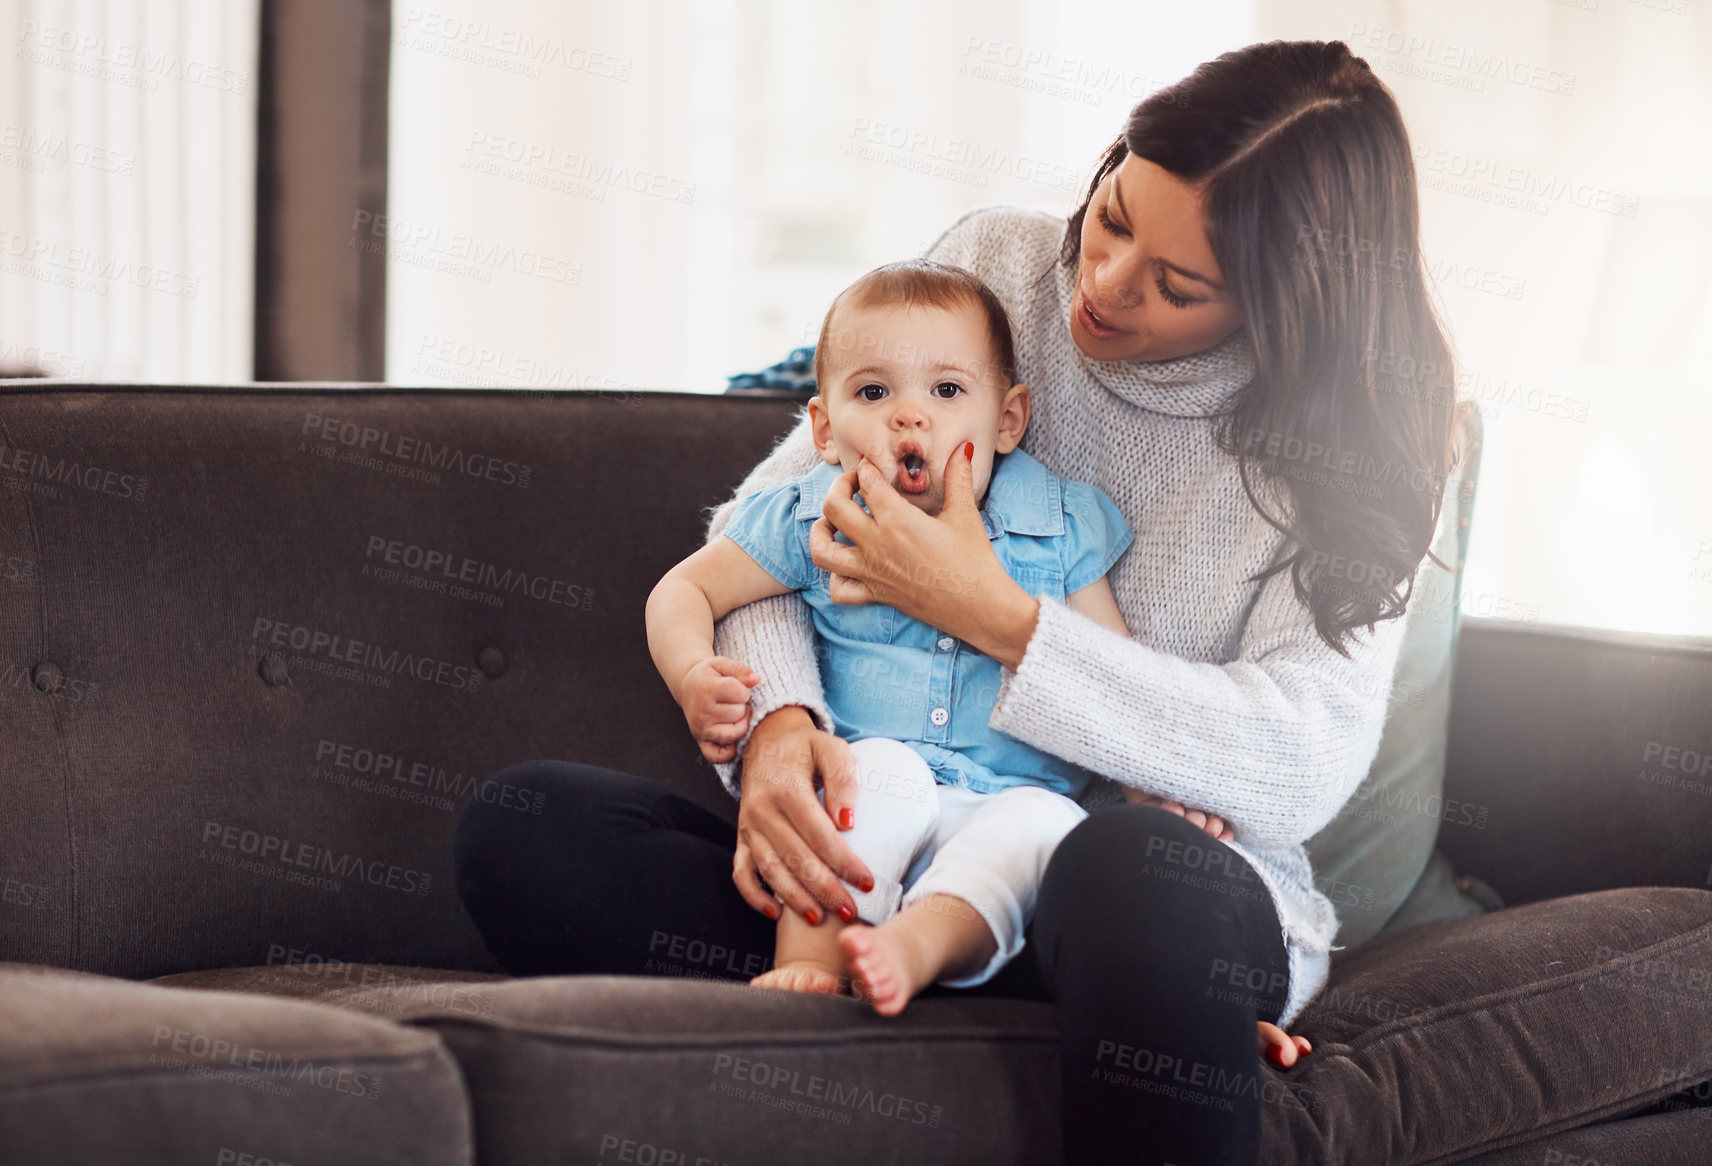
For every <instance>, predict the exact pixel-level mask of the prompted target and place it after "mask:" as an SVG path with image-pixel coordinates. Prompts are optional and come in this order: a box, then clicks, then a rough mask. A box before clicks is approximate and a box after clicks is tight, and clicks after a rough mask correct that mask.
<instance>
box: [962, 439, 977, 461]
mask: <svg viewBox="0 0 1712 1166" xmlns="http://www.w3.org/2000/svg"><path fill="white" fill-rule="evenodd" d="M963 456H964V458H965V459H967V460H969V461H974V460H975V443H974V442H972V441H965V442H964V443H963Z"/></svg>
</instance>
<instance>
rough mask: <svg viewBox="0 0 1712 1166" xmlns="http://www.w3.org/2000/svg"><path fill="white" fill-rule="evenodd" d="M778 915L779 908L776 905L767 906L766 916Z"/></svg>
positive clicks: (770, 917)
mask: <svg viewBox="0 0 1712 1166" xmlns="http://www.w3.org/2000/svg"><path fill="white" fill-rule="evenodd" d="M778 917H779V909H778V908H777V907H768V908H767V918H769V919H777V918H778Z"/></svg>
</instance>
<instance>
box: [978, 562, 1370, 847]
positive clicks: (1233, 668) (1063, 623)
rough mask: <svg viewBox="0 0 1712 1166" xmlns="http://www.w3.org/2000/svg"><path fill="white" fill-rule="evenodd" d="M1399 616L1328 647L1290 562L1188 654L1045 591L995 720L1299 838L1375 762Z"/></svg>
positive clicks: (1278, 840) (1254, 830) (1247, 822)
mask: <svg viewBox="0 0 1712 1166" xmlns="http://www.w3.org/2000/svg"><path fill="white" fill-rule="evenodd" d="M1402 631H1403V620H1401V619H1397V620H1388V621H1385V622H1383V623H1380V624H1378V625H1377V626H1376V628H1375V630H1374V631H1373V632H1371V633H1369V632H1366V631H1363V632H1361V633H1360V634H1359V638H1358V639H1357V640H1356V641H1355V642H1353V643H1351V644H1350V645H1349V651H1350V658H1348V659H1346V658H1344V657H1343V656H1340V655H1338V654H1337V653H1336V652H1334V651H1332V650H1331V649H1330V648H1329V647H1327V646H1326V644H1325V643H1324V641H1322V640H1321V639H1320V637H1319V634H1318V632H1317V631H1315V629H1314V624H1313V618H1312V616H1311V614H1310V613H1309V612H1308V610H1307V608H1306V607H1305V606H1303V604H1302V603H1301V601H1300V600H1298V599H1297V598H1296V596H1295V592H1294V589H1293V588H1292V586H1291V582H1290V577H1289V573H1288V572H1281V573H1279V574H1278V575H1274V576H1273V577H1272V578H1271V579H1269V580H1267V582H1266V584H1265V586H1264V587H1263V588H1262V590H1261V594H1260V596H1259V598H1258V600H1257V601H1256V603H1255V607H1254V609H1253V611H1252V612H1251V614H1250V615H1249V619H1248V623H1247V624H1246V625H1245V627H1244V630H1243V636H1242V640H1241V643H1240V645H1239V648H1238V652H1237V658H1236V659H1235V660H1233V661H1232V662H1230V663H1228V664H1208V663H1194V662H1191V661H1188V660H1183V659H1180V658H1178V657H1175V656H1172V655H1169V654H1167V653H1165V652H1160V651H1157V650H1155V649H1153V648H1150V647H1147V646H1146V645H1144V644H1139V643H1136V642H1135V641H1133V640H1130V639H1128V638H1126V637H1123V636H1119V635H1116V634H1114V633H1113V632H1111V631H1109V630H1107V629H1105V628H1102V627H1099V626H1098V625H1096V624H1094V623H1093V622H1092V621H1090V620H1088V619H1087V618H1085V617H1083V616H1080V615H1078V614H1076V613H1075V612H1073V611H1070V610H1068V609H1067V608H1065V607H1064V606H1062V605H1060V604H1056V603H1052V602H1049V601H1042V602H1041V603H1040V607H1039V616H1038V619H1037V622H1036V627H1035V631H1034V635H1033V637H1032V638H1031V639H1030V640H1029V643H1028V646H1027V651H1026V652H1025V654H1024V656H1023V658H1022V661H1021V664H1020V666H1019V667H1018V668H1016V669H1015V670H1014V671H1012V670H1009V669H1007V670H1006V671H1005V674H1004V680H1003V682H1002V684H1001V685H1000V688H999V700H998V705H997V707H996V708H995V709H994V711H993V718H992V721H991V722H990V723H991V724H992V726H993V727H994V728H995V729H999V730H1002V731H1003V732H1006V733H1009V734H1011V735H1012V736H1015V737H1018V738H1020V739H1022V740H1024V741H1027V742H1028V743H1029V744H1031V745H1034V746H1036V747H1037V748H1041V749H1045V750H1047V751H1048V752H1051V753H1055V754H1057V755H1058V756H1061V757H1064V758H1066V759H1068V760H1070V761H1074V762H1076V763H1077V764H1079V765H1083V766H1085V767H1087V768H1088V769H1091V770H1093V771H1094V772H1096V773H1101V774H1104V775H1105V776H1107V777H1109V778H1111V779H1113V780H1114V781H1117V782H1120V783H1122V784H1124V785H1127V786H1134V787H1137V788H1140V789H1144V790H1146V791H1148V792H1150V793H1156V794H1159V795H1162V796H1163V797H1166V798H1168V799H1171V800H1174V801H1178V802H1183V803H1186V804H1188V805H1193V806H1200V807H1203V808H1205V809H1206V810H1207V811H1208V812H1209V813H1214V814H1218V815H1220V816H1221V817H1223V818H1224V819H1225V820H1226V821H1227V822H1228V823H1230V825H1231V826H1232V827H1233V829H1234V830H1235V831H1236V837H1237V839H1238V841H1256V842H1263V843H1270V844H1284V845H1289V844H1294V843H1299V842H1303V841H1306V840H1307V839H1308V838H1311V837H1312V836H1313V835H1314V834H1315V833H1316V832H1318V831H1319V829H1320V828H1321V827H1322V826H1324V825H1325V824H1326V823H1327V822H1329V821H1330V820H1331V819H1332V817H1333V816H1334V815H1335V814H1336V813H1337V811H1338V809H1339V808H1340V807H1342V806H1343V804H1344V803H1345V802H1346V801H1347V800H1348V799H1349V796H1350V795H1351V794H1352V793H1353V792H1354V791H1355V788H1356V787H1357V786H1358V785H1359V784H1360V783H1361V780H1362V778H1363V777H1364V776H1365V775H1366V773H1367V770H1368V767H1369V766H1370V765H1371V764H1372V761H1373V755H1374V753H1375V751H1376V750H1377V749H1378V746H1379V735H1380V732H1381V731H1382V730H1383V728H1384V724H1385V714H1386V710H1387V709H1388V707H1389V700H1388V697H1389V694H1390V688H1391V674H1392V671H1393V669H1394V668H1395V666H1396V661H1397V653H1398V651H1399V649H1400V647H1401V643H1402Z"/></svg>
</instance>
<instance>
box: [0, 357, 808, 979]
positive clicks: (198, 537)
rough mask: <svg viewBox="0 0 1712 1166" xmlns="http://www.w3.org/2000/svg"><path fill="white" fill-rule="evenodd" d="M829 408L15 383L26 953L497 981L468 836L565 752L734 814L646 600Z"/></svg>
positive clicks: (750, 401) (11, 434)
mask: <svg viewBox="0 0 1712 1166" xmlns="http://www.w3.org/2000/svg"><path fill="white" fill-rule="evenodd" d="M795 412H796V406H795V404H794V403H793V402H791V401H789V400H785V399H769V398H756V397H749V398H742V399H737V398H718V397H709V396H704V395H698V394H677V393H673V394H659V395H655V394H629V393H596V392H571V393H545V394H534V395H526V394H517V395H513V394H503V393H496V392H493V391H470V392H462V391H434V390H415V391H400V390H385V389H375V388H334V387H306V388H287V387H277V388H256V387H250V388H235V389H206V390H198V389H180V388H113V387H106V386H103V387H101V388H99V389H95V388H93V387H78V386H66V385H57V384H49V383H45V382H39V381H38V382H14V383H13V384H10V385H7V386H4V387H3V388H0V446H3V448H0V644H3V645H4V648H3V649H0V651H3V653H4V656H3V659H0V669H3V672H0V724H3V725H4V731H3V732H0V889H3V896H0V899H3V901H0V960H21V961H27V962H36V963H46V964H55V965H59V966H64V967H72V968H79V969H84V970H89V971H98V972H107V973H113V974H118V975H124V976H132V977H146V976H155V975H162V974H166V973H170V972H178V971H186V970H192V969H198V968H205V967H221V966H232V965H249V964H262V963H267V962H270V960H272V961H273V962H277V959H278V958H287V957H285V956H282V955H281V953H288V952H292V951H297V952H314V953H317V954H319V955H321V956H323V957H325V958H330V959H341V960H361V961H385V962H390V963H400V964H422V965H429V966H438V967H448V968H470V969H478V970H489V971H494V970H498V969H497V968H495V967H494V966H493V965H492V964H491V962H490V959H489V957H488V955H487V953H486V950H485V949H484V947H483V946H482V943H481V939H480V937H479V935H478V934H477V932H476V931H475V928H474V925H473V924H472V923H471V922H470V920H469V919H468V917H467V916H466V915H465V914H464V911H463V908H462V905H461V904H460V902H459V900H458V897H457V895H456V893H455V889H454V887H453V885H452V873H451V867H450V849H451V840H452V834H453V830H454V827H455V822H456V819H457V812H458V810H459V809H460V808H461V807H462V806H463V805H464V804H465V803H466V802H467V801H468V800H469V799H470V798H472V797H482V796H487V797H490V798H493V799H495V800H500V801H501V802H502V804H504V805H507V806H511V807H513V808H515V809H516V810H517V812H518V813H531V812H534V810H535V809H536V800H535V799H536V798H537V797H538V796H539V791H531V790H522V789H497V788H492V787H488V788H485V789H484V787H483V786H482V785H481V784H480V783H482V782H484V781H485V780H486V779H487V778H488V776H489V775H491V774H492V773H493V772H495V771H496V770H498V769H500V768H502V767H503V766H506V765H509V764H511V763H514V762H517V761H522V760H526V759H529V758H535V757H561V758H572V759H576V760H580V761H586V762H590V763H593V764H597V765H607V766H613V767H617V768H622V769H626V770H630V771H633V772H636V773H641V774H646V775H648V776H652V777H659V778H662V779H665V780H667V781H670V782H672V783H673V784H674V785H676V786H678V787H679V788H681V789H683V790H684V791H686V792H687V793H689V794H690V795H691V796H694V797H696V798H698V799H700V800H702V801H704V802H705V803H707V804H708V805H710V806H713V807H715V808H716V809H718V810H719V811H720V812H722V813H725V814H726V815H728V816H734V811H735V803H733V802H732V800H731V799H730V797H729V796H728V795H727V794H726V793H725V792H724V791H723V790H722V789H721V788H720V786H719V783H718V781H717V779H716V778H715V776H714V773H713V771H712V769H711V768H710V767H708V766H707V765H706V764H705V763H703V762H701V760H700V758H699V757H698V755H697V753H696V750H695V749H694V748H693V747H692V745H691V743H690V741H689V738H688V734H687V733H686V732H685V731H684V730H683V723H682V719H681V717H680V715H679V713H678V711H677V708H676V706H675V705H674V704H673V703H672V700H671V697H670V695H669V694H668V692H667V691H666V689H665V687H664V685H662V684H661V683H660V681H659V678H658V676H657V675H656V673H655V672H654V669H653V667H652V666H651V664H650V663H649V660H648V655H647V648H646V643H645V639H644V635H643V618H642V613H643V604H644V602H645V601H646V599H647V597H648V592H649V589H650V588H651V587H652V585H653V583H654V582H655V581H657V580H658V578H659V577H660V575H662V574H664V572H665V571H666V569H667V568H668V567H669V566H671V564H672V563H673V562H675V561H676V560H677V559H679V558H681V557H682V556H683V555H685V554H687V553H689V551H691V550H693V549H694V548H695V546H696V545H697V544H698V543H699V541H700V538H701V534H702V530H703V526H704V523H705V519H706V516H705V514H703V513H702V510H701V508H702V507H703V506H705V505H709V504H712V503H714V502H716V501H719V500H720V499H722V498H723V497H724V496H726V495H728V494H729V492H730V491H731V490H732V489H734V488H735V487H736V485H737V483H738V482H739V481H740V480H741V479H742V477H743V474H744V473H745V471H746V470H747V469H748V468H749V467H751V466H752V465H754V463H755V462H757V461H759V460H760V459H761V458H762V457H763V456H764V455H765V454H766V452H767V450H768V449H769V448H770V447H771V444H772V442H773V440H774V438H775V436H776V435H777V434H779V433H780V432H782V431H784V430H785V429H787V428H789V426H790V424H791V422H792V419H793V416H794V414H795Z"/></svg>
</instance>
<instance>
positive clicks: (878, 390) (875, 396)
mask: <svg viewBox="0 0 1712 1166" xmlns="http://www.w3.org/2000/svg"><path fill="white" fill-rule="evenodd" d="M856 395H857V396H858V397H861V398H862V399H863V400H864V401H878V400H881V399H883V398H884V397H885V395H886V386H885V385H863V386H862V387H861V388H859V389H857V390H856Z"/></svg>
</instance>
